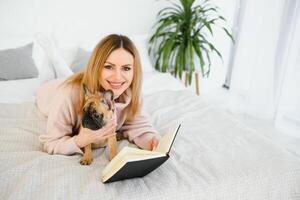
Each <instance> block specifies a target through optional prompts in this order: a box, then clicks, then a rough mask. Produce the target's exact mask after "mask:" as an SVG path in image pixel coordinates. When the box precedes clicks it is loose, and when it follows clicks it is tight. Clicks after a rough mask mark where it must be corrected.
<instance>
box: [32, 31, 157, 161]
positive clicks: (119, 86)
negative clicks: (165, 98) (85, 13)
mask: <svg viewBox="0 0 300 200" xmlns="http://www.w3.org/2000/svg"><path fill="white" fill-rule="evenodd" d="M141 78H142V73H141V64H140V58H139V54H138V52H137V49H136V47H135V46H134V44H133V43H132V41H131V40H130V39H129V38H128V37H126V36H123V35H116V34H112V35H108V36H107V37H105V38H104V39H103V40H101V41H100V42H99V43H98V44H97V46H96V47H95V48H94V50H93V52H92V54H91V56H90V58H89V61H88V64H87V65H86V67H85V68H84V70H83V71H81V72H78V73H75V74H74V75H72V76H71V77H69V78H68V79H67V80H65V81H63V80H52V81H49V82H47V83H46V84H44V85H43V86H42V87H41V88H40V89H39V90H38V92H37V98H36V104H37V107H38V108H39V110H40V111H41V112H42V113H43V114H44V115H45V116H47V117H48V119H47V128H46V134H43V135H41V136H40V137H39V139H40V141H41V142H42V143H43V145H44V149H45V150H46V151H47V152H48V153H49V154H64V155H71V154H74V153H80V154H83V152H82V150H81V148H83V147H85V146H87V145H89V144H91V143H96V142H99V141H102V140H103V139H107V138H109V137H111V136H114V135H115V134H116V133H115V132H114V130H117V132H119V133H120V134H122V135H123V137H124V138H127V139H128V140H129V141H131V142H133V143H135V144H136V145H137V146H138V147H140V148H142V149H147V150H153V149H154V148H155V147H156V145H157V143H158V141H159V139H160V136H159V134H158V133H157V132H156V131H155V130H154V128H153V127H152V126H151V124H150V123H149V121H148V120H147V118H146V116H145V115H144V114H143V112H142V111H141V110H140V109H141V92H140V89H141ZM82 84H85V85H86V86H87V88H88V89H89V91H91V93H95V92H97V91H103V90H108V89H110V90H112V91H113V93H114V102H115V116H116V117H114V118H113V119H111V120H110V121H109V122H108V123H107V124H106V125H105V126H104V127H103V128H101V129H99V130H96V131H93V130H90V129H87V128H82V129H80V131H83V133H82V132H80V133H81V134H76V132H78V129H79V126H80V123H81V110H82V107H83V105H84V91H82V89H81V88H82V87H81V86H82Z"/></svg>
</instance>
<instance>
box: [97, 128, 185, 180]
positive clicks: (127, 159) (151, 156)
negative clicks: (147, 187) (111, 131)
mask: <svg viewBox="0 0 300 200" xmlns="http://www.w3.org/2000/svg"><path fill="white" fill-rule="evenodd" d="M180 126H181V125H178V126H176V127H175V128H172V129H171V130H169V131H168V132H167V133H166V134H165V135H164V136H163V137H162V138H161V139H160V141H159V143H158V145H157V147H156V149H155V150H154V151H148V150H143V149H137V148H133V147H124V148H123V149H122V150H121V151H120V152H119V153H118V154H117V155H116V156H115V157H114V158H113V159H112V160H111V161H110V163H108V165H107V166H106V167H105V168H104V170H103V171H102V182H104V183H109V182H114V181H119V180H123V179H129V178H135V177H143V176H145V175H147V174H149V173H150V172H152V171H153V170H155V169H156V168H158V167H159V166H160V165H161V164H163V163H164V162H165V161H166V160H167V159H168V158H169V152H170V150H171V147H172V144H173V143H174V139H175V137H176V135H177V133H178V130H179V128H180Z"/></svg>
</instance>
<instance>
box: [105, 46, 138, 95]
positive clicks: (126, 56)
mask: <svg viewBox="0 0 300 200" xmlns="http://www.w3.org/2000/svg"><path fill="white" fill-rule="evenodd" d="M133 63H134V58H133V56H132V55H131V54H130V53H129V52H128V51H126V50H125V49H123V48H119V49H116V50H114V51H113V52H111V54H110V55H109V56H108V58H107V60H106V62H105V63H104V67H103V69H102V72H101V77H100V84H101V86H102V87H103V88H104V89H105V90H109V89H110V90H112V91H113V92H114V98H115V99H116V98H118V97H119V96H120V95H121V94H122V93H123V92H124V91H125V90H126V89H127V88H128V87H129V86H130V84H131V82H132V79H133V70H134V68H133Z"/></svg>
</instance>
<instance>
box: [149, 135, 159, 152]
mask: <svg viewBox="0 0 300 200" xmlns="http://www.w3.org/2000/svg"><path fill="white" fill-rule="evenodd" d="M157 145H158V139H156V138H152V140H150V150H151V151H154V150H155V149H156V147H157Z"/></svg>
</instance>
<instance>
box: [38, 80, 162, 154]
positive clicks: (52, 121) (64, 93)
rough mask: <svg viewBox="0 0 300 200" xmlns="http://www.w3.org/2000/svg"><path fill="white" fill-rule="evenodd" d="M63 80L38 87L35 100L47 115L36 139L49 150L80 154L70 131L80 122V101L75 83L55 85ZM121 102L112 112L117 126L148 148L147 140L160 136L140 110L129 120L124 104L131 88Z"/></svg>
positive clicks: (50, 152) (128, 97)
mask: <svg viewBox="0 0 300 200" xmlns="http://www.w3.org/2000/svg"><path fill="white" fill-rule="evenodd" d="M62 82H63V80H59V79H56V80H51V81H49V82H47V83H45V84H44V85H42V86H41V87H40V88H39V90H38V91H37V95H36V104H37V107H38V108H39V110H40V111H41V112H42V113H43V114H44V115H45V116H47V117H48V119H47V128H46V133H45V134H42V135H40V137H39V139H40V141H41V142H42V143H43V145H44V149H45V151H47V152H48V153H49V154H64V155H71V154H74V153H80V154H83V152H82V150H81V149H80V148H79V147H78V146H77V145H76V143H75V140H74V136H73V131H74V130H76V129H78V128H79V126H80V123H81V118H80V116H78V115H77V113H76V111H75V105H77V104H78V103H79V91H80V87H78V86H74V87H71V86H67V87H66V86H64V87H59V88H58V86H59V85H60V84H61V83H62ZM122 97H123V100H124V101H123V102H122V103H120V102H116V103H115V114H116V116H117V124H118V125H117V130H118V131H121V132H122V133H123V135H124V136H125V137H127V138H128V139H129V141H132V142H134V143H135V144H136V145H137V146H138V147H140V148H143V149H150V144H149V141H150V140H151V139H152V138H153V137H155V138H157V139H160V136H159V134H158V133H157V132H156V131H155V130H154V128H153V127H152V126H151V124H150V123H149V121H148V120H147V118H146V116H145V115H144V114H143V113H142V112H141V114H139V115H137V116H136V117H135V119H134V120H133V121H132V122H130V123H128V122H125V120H126V113H125V112H124V108H125V107H126V106H127V105H128V104H129V102H130V100H131V92H130V90H127V91H126V92H124V94H123V95H122Z"/></svg>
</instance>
